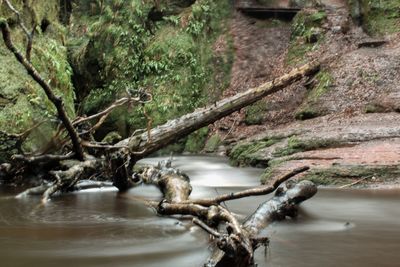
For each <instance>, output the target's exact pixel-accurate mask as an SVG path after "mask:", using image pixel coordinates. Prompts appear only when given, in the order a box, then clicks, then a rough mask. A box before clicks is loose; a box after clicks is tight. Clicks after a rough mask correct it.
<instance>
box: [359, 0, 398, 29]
mask: <svg viewBox="0 0 400 267" xmlns="http://www.w3.org/2000/svg"><path fill="white" fill-rule="evenodd" d="M363 1H364V2H365V3H364V4H365V5H368V9H367V13H366V15H365V28H366V29H367V30H368V31H369V32H370V33H371V34H376V35H379V34H387V33H389V34H390V33H395V32H399V31H400V30H399V29H400V0H380V1H367V0H363ZM366 2H368V3H366Z"/></svg>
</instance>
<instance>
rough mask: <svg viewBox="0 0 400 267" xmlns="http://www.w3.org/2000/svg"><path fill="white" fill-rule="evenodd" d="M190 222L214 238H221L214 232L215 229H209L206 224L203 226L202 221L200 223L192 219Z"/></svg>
mask: <svg viewBox="0 0 400 267" xmlns="http://www.w3.org/2000/svg"><path fill="white" fill-rule="evenodd" d="M192 222H193V223H194V224H196V225H197V226H199V227H200V228H203V230H205V231H206V232H208V233H209V234H211V235H213V236H215V237H221V234H220V233H219V232H218V231H216V230H215V229H213V228H211V227H210V226H208V225H207V224H205V223H204V222H203V221H200V220H199V219H197V218H193V219H192Z"/></svg>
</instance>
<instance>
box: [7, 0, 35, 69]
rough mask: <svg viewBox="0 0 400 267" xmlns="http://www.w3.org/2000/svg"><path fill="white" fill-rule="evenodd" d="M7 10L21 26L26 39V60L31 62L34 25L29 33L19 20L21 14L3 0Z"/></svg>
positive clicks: (20, 19)
mask: <svg viewBox="0 0 400 267" xmlns="http://www.w3.org/2000/svg"><path fill="white" fill-rule="evenodd" d="M4 2H5V3H6V5H7V6H8V8H9V9H10V10H11V11H12V12H14V14H15V15H16V16H17V21H18V23H19V25H20V26H21V28H22V30H23V31H24V33H25V35H26V37H27V39H28V44H27V45H26V59H27V60H28V61H29V62H30V61H31V52H32V43H33V36H34V35H35V28H36V24H35V25H34V26H33V28H32V31H29V30H28V28H27V27H26V26H25V24H24V22H23V21H22V18H21V13H19V11H18V10H17V9H16V8H15V7H14V6H13V5H12V4H11V2H10V1H9V0H4Z"/></svg>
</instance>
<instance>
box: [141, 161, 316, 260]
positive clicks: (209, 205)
mask: <svg viewBox="0 0 400 267" xmlns="http://www.w3.org/2000/svg"><path fill="white" fill-rule="evenodd" d="M306 170H308V167H302V168H299V169H296V170H294V171H292V172H290V173H288V174H286V175H284V176H282V177H279V178H277V179H276V180H275V181H274V183H273V185H272V186H262V187H258V188H253V189H249V190H245V191H242V192H237V193H232V194H228V195H223V196H220V197H216V198H213V199H200V200H190V199H189V196H190V193H191V189H192V188H191V186H190V179H189V177H188V176H187V175H185V174H183V173H181V172H180V171H179V170H176V169H174V168H172V166H171V161H169V160H166V161H162V162H160V163H159V164H158V166H155V167H154V166H153V167H148V168H145V169H144V170H143V171H142V172H141V173H140V178H141V179H142V181H143V182H144V183H146V184H153V185H156V186H157V187H158V188H159V189H160V190H161V192H162V193H163V195H164V198H163V200H162V201H161V202H160V203H152V202H149V203H150V204H151V205H153V206H154V207H155V208H156V210H157V212H158V213H159V214H161V215H185V216H192V217H193V220H192V221H193V223H195V224H196V225H198V226H199V227H201V228H203V229H204V230H205V231H206V232H208V233H209V234H210V235H212V236H213V237H214V241H213V247H214V250H213V252H212V254H211V256H210V258H209V260H208V261H207V263H206V264H205V266H209V267H211V266H221V267H222V266H224V267H228V266H233V267H247V266H251V265H252V264H253V261H254V258H253V256H254V250H255V249H257V248H258V247H259V246H260V245H262V244H267V243H268V242H269V240H268V238H266V237H260V236H259V233H260V231H261V230H263V229H264V228H265V227H267V225H268V224H269V223H270V222H272V221H276V220H282V219H284V218H285V217H286V216H289V217H295V216H296V215H297V205H298V204H300V203H301V202H302V201H304V200H307V199H309V198H311V197H312V196H313V195H314V194H315V193H316V191H317V189H316V186H315V185H314V184H313V183H312V182H310V181H302V182H300V183H298V184H295V183H293V182H290V181H288V182H286V183H285V184H282V183H284V182H285V181H287V180H288V179H289V178H291V177H293V176H295V175H296V174H299V173H301V172H304V171H306ZM275 189H277V190H276V193H275V196H274V197H273V198H272V199H270V200H268V201H266V202H264V203H262V204H261V205H260V206H259V207H258V209H257V210H256V211H255V212H254V213H253V214H252V215H251V216H250V217H249V218H248V219H247V220H246V221H245V222H243V223H241V222H239V220H238V219H237V218H236V217H235V216H234V214H232V213H231V212H230V211H228V210H227V209H226V208H224V207H222V206H221V205H220V204H219V203H220V202H222V201H230V200H233V199H238V198H241V197H251V196H256V195H266V194H268V193H271V192H273V191H274V190H275ZM229 196H231V197H229Z"/></svg>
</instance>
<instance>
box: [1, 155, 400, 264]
mask: <svg viewBox="0 0 400 267" xmlns="http://www.w3.org/2000/svg"><path fill="white" fill-rule="evenodd" d="M160 159H161V158H149V159H145V160H143V162H144V163H156V162H157V161H159V160H160ZM173 166H174V167H177V168H179V169H181V170H182V171H184V172H186V173H187V174H188V175H189V177H190V178H191V181H192V186H193V193H192V197H195V198H199V197H206V196H213V195H216V194H223V193H228V192H233V191H238V190H243V189H246V188H249V187H252V186H256V185H258V182H259V180H258V179H259V178H258V177H259V175H260V174H261V172H262V170H260V169H254V168H234V167H231V166H229V164H228V161H227V159H225V158H222V157H206V156H179V157H176V158H174V161H173ZM14 195H15V192H13V191H12V190H9V189H6V188H1V187H0V266H2V267H20V266H21V267H22V266H41V267H48V266H49V267H50V266H57V267H64V266H65V267H71V266H73V267H81V266H82V267H83V266H85V267H89V266H96V267H103V266H104V267H106V266H110V267H111V266H113V267H124V266H129V267H136V266H137V267H139V266H141V267H156V266H164V267H200V266H202V263H204V262H205V260H206V258H207V256H208V253H209V250H208V249H207V248H208V241H207V235H206V234H204V233H203V231H202V230H201V229H199V228H197V227H194V226H188V225H187V223H186V222H180V221H178V220H177V219H174V218H162V217H158V216H156V215H155V213H154V212H153V211H152V210H151V209H148V208H146V207H145V206H143V205H142V204H140V203H137V201H134V200H132V198H133V197H146V198H151V199H160V197H161V194H160V192H159V191H158V190H157V189H156V188H154V187H149V186H140V187H137V188H135V189H132V190H130V191H129V192H128V193H124V194H118V192H117V191H116V190H114V189H111V188H106V189H96V190H94V189H90V190H85V191H82V192H78V193H73V194H68V195H64V196H62V197H55V198H54V199H53V200H52V201H51V202H50V203H49V204H48V205H46V206H40V198H35V197H31V198H26V199H16V198H14V197H13V196H14ZM267 198H268V196H260V197H252V198H246V199H242V200H235V201H231V202H228V203H227V206H228V208H229V210H231V211H233V212H235V213H236V214H238V215H239V216H240V218H242V219H244V218H245V217H246V216H247V215H249V214H251V213H252V212H253V211H254V210H255V209H256V208H257V206H258V204H260V203H261V202H262V201H264V200H265V199H267ZM399 203H400V190H351V189H346V190H344V189H341V190H337V189H320V190H319V192H318V193H317V195H316V196H315V197H313V198H312V199H310V200H308V201H306V202H305V203H304V204H302V206H301V212H300V217H299V218H298V219H297V220H288V221H284V222H279V223H274V224H272V225H271V226H270V227H268V229H266V231H265V234H266V235H268V236H269V237H270V239H271V244H270V247H269V249H268V250H267V251H265V250H264V248H259V249H258V250H257V253H256V262H257V263H258V266H259V267H266V266H268V267H292V266H293V267H294V266H296V267H303V266H304V267H317V266H318V267H321V266H322V267H329V266H341V267H346V266H349V267H350V266H351V267H377V266H379V267H384V266H387V267H398V266H400V205H399Z"/></svg>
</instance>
